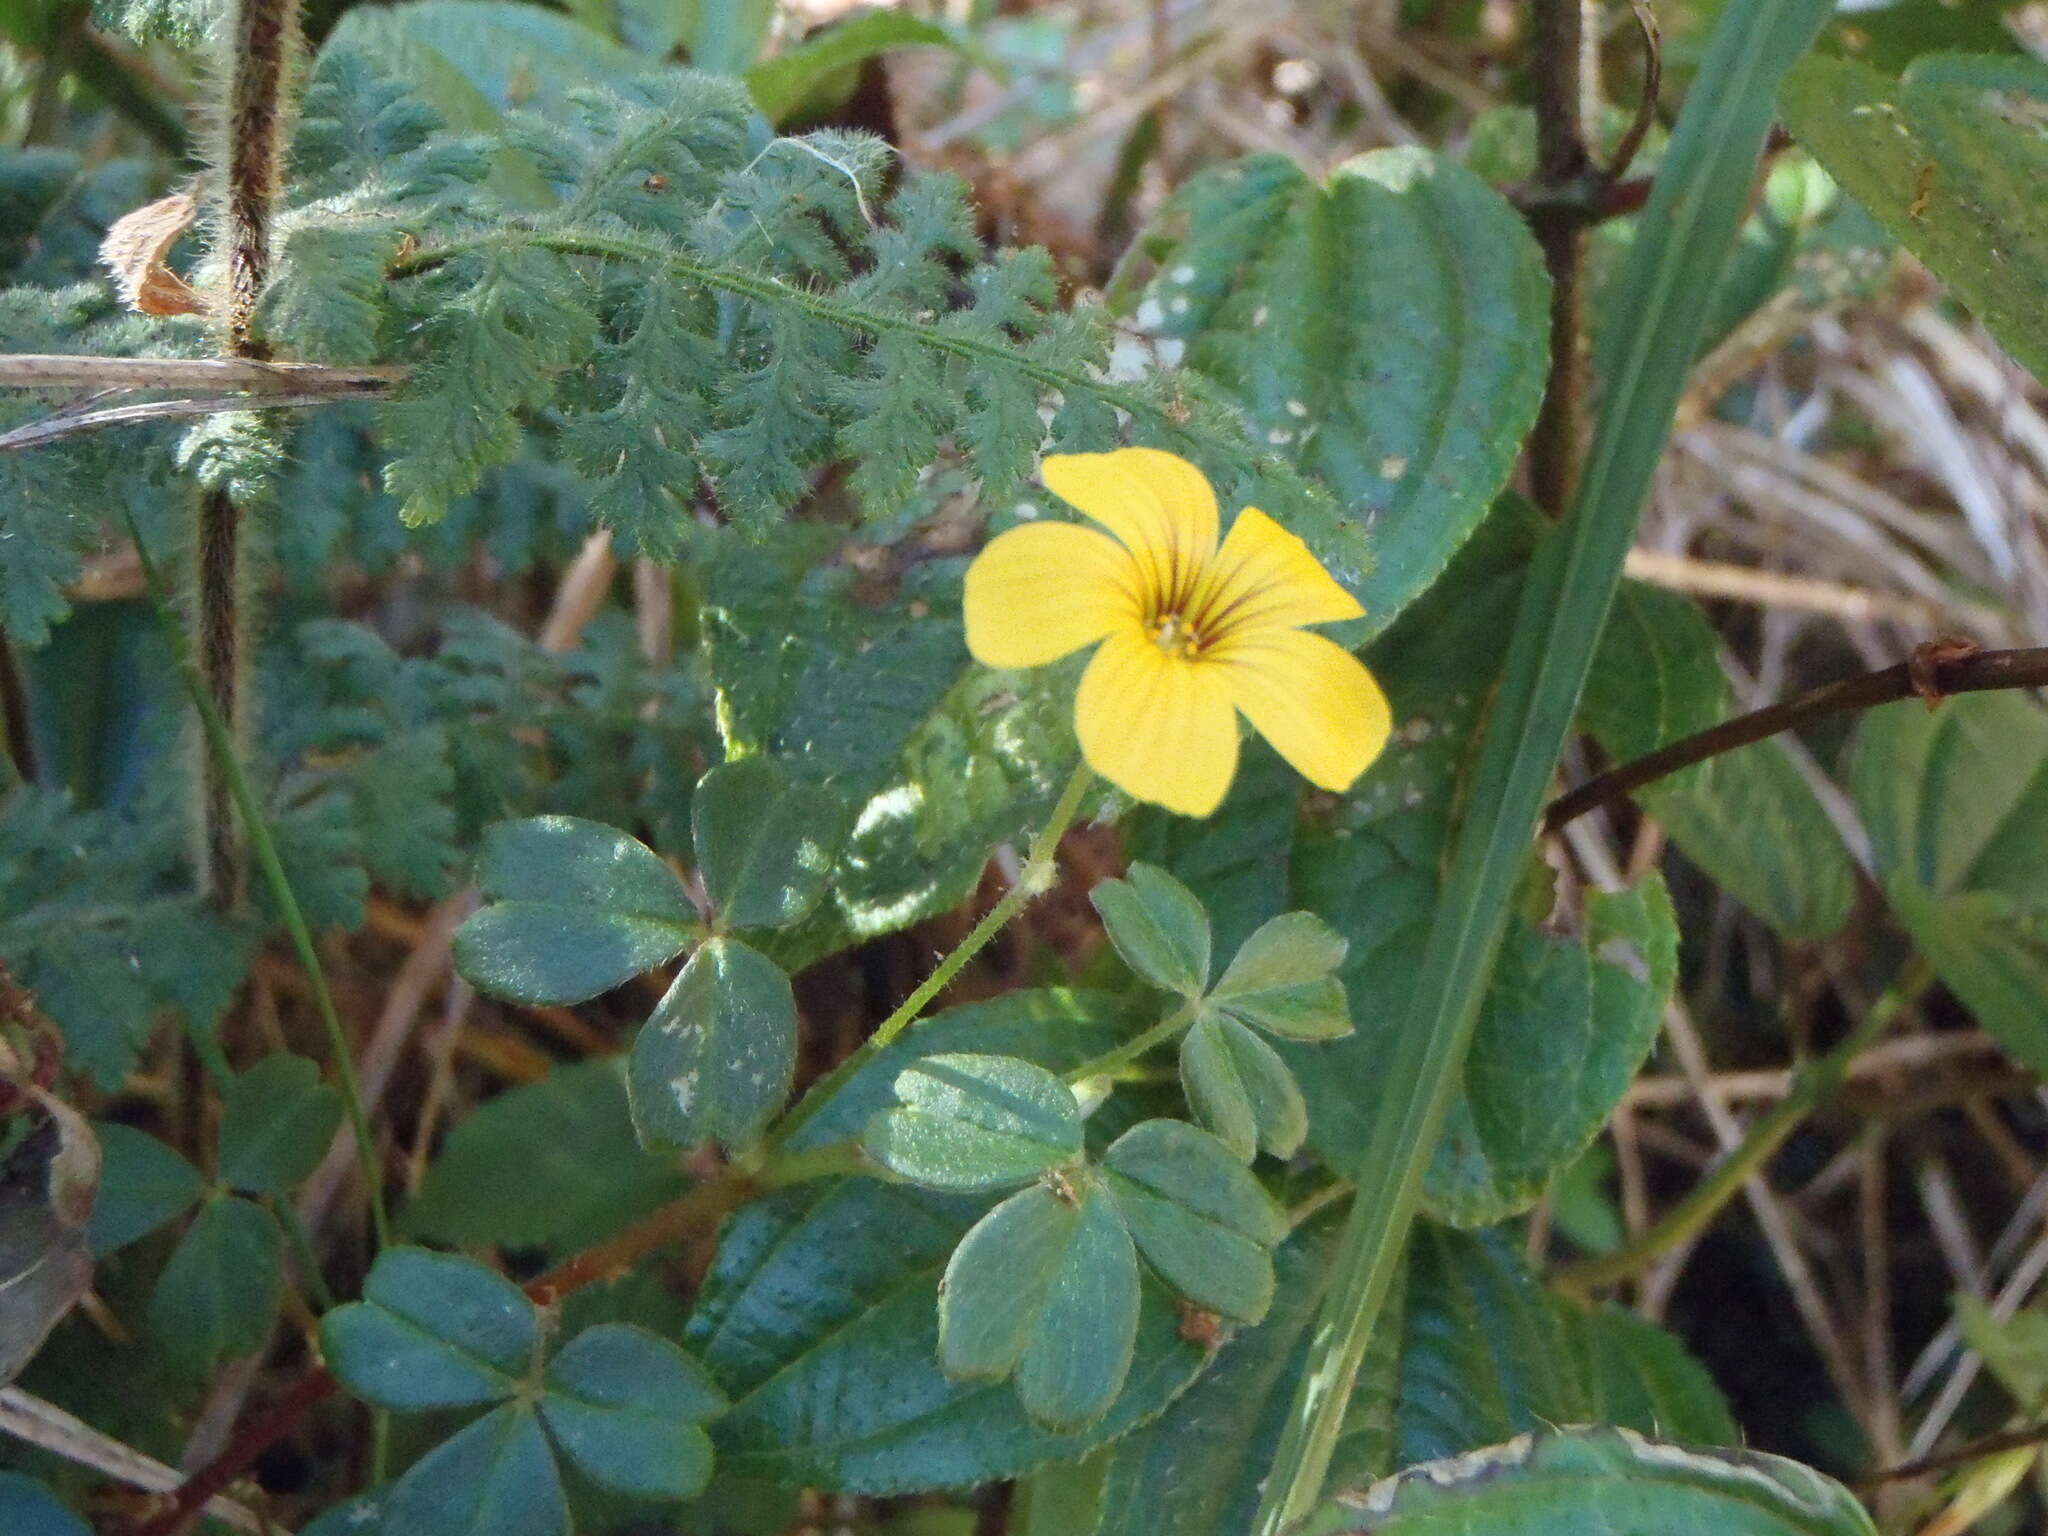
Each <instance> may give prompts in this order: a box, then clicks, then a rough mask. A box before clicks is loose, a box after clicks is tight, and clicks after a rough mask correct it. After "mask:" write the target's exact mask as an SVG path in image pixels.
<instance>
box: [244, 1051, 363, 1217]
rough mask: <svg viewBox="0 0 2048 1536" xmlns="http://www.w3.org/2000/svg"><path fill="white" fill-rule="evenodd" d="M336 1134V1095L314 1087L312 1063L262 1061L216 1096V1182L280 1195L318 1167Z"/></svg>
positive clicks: (282, 1057) (278, 1058) (316, 1075)
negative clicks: (218, 1131)
mask: <svg viewBox="0 0 2048 1536" xmlns="http://www.w3.org/2000/svg"><path fill="white" fill-rule="evenodd" d="M340 1128H341V1095H340V1094H339V1093H337V1092H335V1091H334V1090H333V1089H332V1088H330V1087H328V1086H327V1085H326V1084H325V1083H323V1082H322V1081H320V1067H319V1065H318V1063H316V1062H312V1061H308V1060H307V1059H306V1058H305V1057H303V1056H290V1055H286V1054H284V1053H283V1052H280V1053H278V1054H277V1055H274V1056H266V1057H264V1058H263V1060H261V1061H259V1062H257V1063H256V1065H255V1066H253V1067H251V1068H250V1069H249V1070H248V1071H246V1072H244V1073H242V1074H241V1075H240V1076H238V1077H237V1078H236V1079H235V1080H234V1081H233V1082H231V1083H229V1084H228V1086H227V1091H226V1092H225V1093H224V1094H223V1095H222V1096H221V1114H220V1181H221V1183H223V1184H225V1185H226V1186H227V1187H228V1188H230V1189H241V1190H248V1191H249V1192H251V1193H253V1194H263V1195H280V1194H283V1193H284V1192H285V1191H287V1190H289V1189H290V1188H291V1187H292V1186H293V1185H294V1184H297V1183H298V1182H299V1180H301V1179H303V1178H305V1177H306V1176H307V1175H308V1174H310V1173H311V1172H312V1171H313V1170H314V1169H315V1168H316V1167H318V1166H319V1164H320V1159H321V1158H323V1157H325V1156H326V1155H327V1147H328V1143H330V1142H331V1141H333V1140H334V1133H335V1132H336V1131H337V1130H339V1129H340Z"/></svg>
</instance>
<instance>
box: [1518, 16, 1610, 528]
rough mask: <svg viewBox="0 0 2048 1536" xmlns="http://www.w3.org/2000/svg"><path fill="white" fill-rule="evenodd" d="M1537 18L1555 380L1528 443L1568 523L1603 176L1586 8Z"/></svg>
mask: <svg viewBox="0 0 2048 1536" xmlns="http://www.w3.org/2000/svg"><path fill="white" fill-rule="evenodd" d="M1530 14H1531V19H1530V34H1529V62H1530V75H1531V78H1532V80H1533V81H1534V85H1535V103H1534V105H1535V109H1536V178H1535V180H1536V189H1535V195H1534V196H1533V197H1532V198H1531V200H1530V202H1529V204H1528V206H1527V217H1528V221H1529V229H1530V232H1531V233H1532V234H1533V235H1535V237H1536V243H1537V245H1538V246H1539V247H1541V248H1542V251H1543V263H1544V266H1545V267H1546V268H1547V269H1548V270H1549V272H1550V377H1549V379H1548V381H1547V382H1546V384H1545V385H1544V390H1543V406H1542V409H1541V410H1540V412H1539V413H1538V414H1537V417H1536V426H1535V429H1534V431H1533V432H1532V433H1531V435H1530V438H1529V484H1530V490H1531V492H1532V493H1533V495H1534V496H1535V499H1536V504H1537V505H1538V506H1540V507H1541V508H1543V510H1544V511H1545V512H1547V513H1549V514H1550V515H1551V516H1552V517H1560V516H1562V515H1563V513H1564V509H1565V508H1566V507H1567V506H1568V505H1570V503H1571V497H1572V489H1573V487H1574V485H1576V483H1577V481H1578V464H1579V455H1580V451H1581V448H1582V445H1583V444H1584V442H1585V437H1586V360H1585V356H1584V353H1585V339H1586V326H1585V318H1586V315H1585V310H1586V295H1585V285H1584V281H1583V279H1584V272H1583V268H1584V265H1585V261H1584V258H1585V244H1586V239H1585V236H1586V222H1587V220H1586V208H1585V204H1586V200H1587V199H1586V195H1585V194H1586V188H1587V184H1588V179H1589V177H1591V176H1593V175H1594V174H1595V172H1594V166H1593V159H1592V155H1591V154H1590V152H1589V151H1588V150H1587V147H1586V132H1585V111H1584V103H1585V93H1586V91H1585V87H1586V76H1585V8H1584V6H1583V5H1582V4H1581V3H1580V0H1532V3H1531V8H1530Z"/></svg>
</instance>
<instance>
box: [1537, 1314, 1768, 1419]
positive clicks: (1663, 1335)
mask: <svg viewBox="0 0 2048 1536" xmlns="http://www.w3.org/2000/svg"><path fill="white" fill-rule="evenodd" d="M1557 1305H1558V1310H1559V1313H1560V1315H1561V1316H1562V1317H1563V1320H1564V1324H1565V1329H1566V1331H1567V1333H1569V1334H1570V1335H1571V1336H1572V1337H1573V1338H1574V1340H1575V1341H1576V1342H1577V1344H1578V1345H1579V1353H1580V1355H1581V1357H1582V1358H1583V1360H1584V1362H1585V1370H1586V1384H1587V1389H1588V1392H1589V1394H1590V1396H1591V1399H1592V1405H1593V1406H1592V1412H1591V1413H1590V1414H1589V1415H1588V1417H1590V1418H1592V1419H1593V1420H1594V1421H1595V1422H1597V1423H1601V1424H1620V1425H1624V1426H1626V1427H1627V1428H1629V1429H1636V1430H1641V1431H1642V1432H1643V1433H1644V1434H1649V1435H1657V1436H1660V1437H1661V1438H1663V1439H1667V1440H1677V1441H1680V1442H1682V1443H1684V1444H1686V1445H1737V1444H1740V1443H1741V1440H1742V1432H1741V1431H1740V1430H1739V1429H1738V1428H1737V1427H1736V1424H1735V1420H1734V1418H1733V1417H1732V1416H1731V1415H1730V1414H1729V1412H1728V1404H1727V1401H1726V1400H1725V1399H1724V1398H1723V1397H1722V1396H1721V1392H1720V1389H1719V1388H1718V1387H1716V1386H1715V1385H1714V1379H1713V1378H1712V1377H1711V1376H1709V1375H1708V1374H1707V1371H1706V1368H1705V1367H1704V1366H1702V1365H1701V1364H1700V1363H1699V1361H1697V1360H1695V1359H1694V1358H1693V1357H1692V1356H1691V1355H1689V1354H1687V1353H1686V1350H1685V1346H1684V1345H1683V1344H1681V1343H1680V1342H1679V1341H1678V1340H1677V1339H1676V1338H1675V1337H1673V1336H1672V1335H1671V1334H1669V1333H1667V1332H1665V1331H1664V1330H1663V1329H1662V1328H1660V1327H1658V1326H1657V1325H1656V1324H1655V1323H1653V1322H1651V1321H1650V1320H1649V1319H1648V1318H1644V1317H1638V1316H1636V1314H1635V1313H1633V1312H1630V1311H1628V1310H1627V1309H1625V1308H1623V1307H1618V1306H1612V1305H1609V1306H1602V1307H1597V1308H1595V1309H1593V1310H1591V1311H1586V1312H1581V1311H1578V1310H1577V1309H1575V1308H1574V1307H1572V1306H1571V1305H1570V1303H1568V1302H1564V1301H1562V1300H1560V1301H1559V1302H1558V1303H1557Z"/></svg>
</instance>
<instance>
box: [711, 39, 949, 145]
mask: <svg viewBox="0 0 2048 1536" xmlns="http://www.w3.org/2000/svg"><path fill="white" fill-rule="evenodd" d="M959 46H960V45H959V43H958V42H957V41H956V40H955V39H954V37H953V34H952V33H950V32H948V31H946V29H945V28H943V27H941V26H939V25H937V24H936V23H934V22H929V21H926V20H924V19H923V18H922V17H918V16H909V15H906V14H905V13H903V12H902V11H865V12H862V13H861V14H860V15H857V16H851V17H848V18H847V19H846V20H844V21H841V22H838V23H836V24H834V25H832V26H830V27H828V28H826V29H825V30H824V31H822V32H820V33H819V34H818V35H817V36H815V37H809V38H805V39H804V41H802V42H801V43H799V44H797V45H796V47H794V48H791V49H790V50H789V51H788V52H786V53H781V54H778V55H776V56H775V57H774V58H772V59H769V60H768V61H767V62H765V63H762V64H756V65H755V66H754V67H753V68H752V69H750V70H748V71H747V73H746V81H747V93H748V94H749V95H751V96H752V97H753V98H754V102H755V105H757V106H758V107H760V109H761V115H762V116H764V117H766V118H767V119H768V121H769V122H771V123H780V122H785V121H787V120H788V119H789V118H790V117H791V116H792V115H793V114H795V113H796V112H797V110H798V109H800V108H804V107H806V106H808V105H809V104H810V103H811V102H812V101H813V100H815V99H816V98H817V97H819V96H821V95H829V94H831V92H832V87H833V84H834V82H835V80H838V79H842V78H843V79H846V80H847V81H848V83H849V84H850V83H851V77H852V75H853V72H854V70H855V69H856V68H857V67H858V66H859V65H860V64H862V63H863V62H865V61H866V60H868V59H872V58H874V57H876V56H877V55H879V54H884V53H889V52H892V51H894V50H895V49H898V48H958V47H959Z"/></svg>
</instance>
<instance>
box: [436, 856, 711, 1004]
mask: <svg viewBox="0 0 2048 1536" xmlns="http://www.w3.org/2000/svg"><path fill="white" fill-rule="evenodd" d="M477 883H478V885H480V886H481V887H482V888H483V892H484V895H485V897H486V898H487V899H488V900H489V901H490V903H491V904H490V905H489V906H486V907H484V908H483V909H482V910H480V911H478V912H477V913H475V914H474V915H473V916H471V917H470V919H469V920H468V921H467V922H465V923H464V924H463V925H462V927H461V928H459V929H458V930H456V934H455V962H456V965H457V967H458V968H459V969H460V970H461V972H462V975H463V978H464V979H465V980H467V981H468V982H469V983H470V984H471V985H472V986H474V987H475V988H476V989H477V990H478V991H480V992H484V993H487V994H489V995H490V996H493V997H506V998H511V999H512V1000H513V1001H515V1002H523V1003H580V1002H583V1001H585V1000H587V999H589V998H592V997H595V996H597V994H598V993H600V992H606V991H609V990H610V989H611V988H613V987H616V986H618V985H619V984H620V983H621V982H625V981H629V980H631V979H632V978H633V977H635V976H637V975H639V974H640V973H641V972H642V971H648V970H652V969H653V968H654V967H655V966H657V965H660V964H662V963H664V962H665V961H668V960H671V959H673V958H674V957H675V956H676V955H677V954H678V953H679V952H680V951H681V950H682V949H683V947H684V946H685V945H687V944H688V943H689V942H690V940H691V939H692V938H694V937H695V936H696V934H697V933H698V932H699V931H700V930H699V926H698V924H697V918H696V912H695V910H694V909H693V908H692V907H691V906H690V904H689V901H688V899H687V898H686V897H685V896H684V894H683V888H682V885H681V883H680V882H679V881H678V880H677V879H676V877H675V874H674V872H673V871H672V870H670V869H669V867H668V866H667V865H666V864H664V863H662V862H661V860H660V858H659V857H657V856H656V855H655V853H654V852H653V850H652V849H650V848H648V847H647V846H646V844H644V843H641V842H638V841H636V840H635V839H633V838H630V837H628V836H627V835H626V834H625V833H623V832H621V831H619V830H618V829H617V828H615V827H607V826H604V825H603V824H601V823H599V822H595V821H585V820H583V819H582V818H581V817H577V816H536V817H534V818H532V819H531V820H527V821H511V822H501V823H499V824H498V825H497V826H494V827H492V828H491V829H490V830H489V831H488V832H486V833H485V834H484V845H483V851H482V853H481V854H480V855H479V856H478V860H477Z"/></svg>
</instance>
